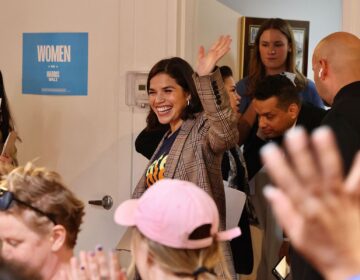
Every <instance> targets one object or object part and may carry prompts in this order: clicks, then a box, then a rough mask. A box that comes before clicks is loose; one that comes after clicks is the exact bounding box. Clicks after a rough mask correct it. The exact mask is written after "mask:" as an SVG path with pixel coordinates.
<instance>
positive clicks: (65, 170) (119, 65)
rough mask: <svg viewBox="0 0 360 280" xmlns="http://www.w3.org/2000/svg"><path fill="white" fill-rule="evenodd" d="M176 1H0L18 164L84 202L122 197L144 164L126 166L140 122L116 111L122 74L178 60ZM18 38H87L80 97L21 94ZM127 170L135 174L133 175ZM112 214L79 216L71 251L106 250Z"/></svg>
mask: <svg viewBox="0 0 360 280" xmlns="http://www.w3.org/2000/svg"><path fill="white" fill-rule="evenodd" d="M177 5H178V4H177V1H167V0H156V1H146V0H132V1H127V0H106V1H91V0H77V1H71V0H63V1H61V2H56V3H55V2H53V1H48V0H32V1H20V0H12V1H4V0H1V9H0V35H1V44H0V69H1V70H2V71H3V74H4V81H5V86H6V90H7V95H8V98H9V102H10V104H11V107H12V111H13V114H14V117H15V120H16V123H17V127H18V130H19V133H20V136H21V137H22V139H23V143H22V144H19V145H18V150H19V151H18V156H19V160H20V163H25V162H26V161H28V160H32V159H34V158H37V157H39V160H38V161H37V162H36V164H37V165H45V166H47V167H49V168H51V169H55V170H57V171H59V172H60V173H61V174H62V175H63V177H64V179H65V181H66V182H67V183H68V185H69V186H71V187H72V188H73V189H74V191H75V192H76V193H77V194H78V195H79V196H80V198H81V199H82V200H84V201H88V200H90V199H101V198H102V196H103V195H105V194H109V195H111V196H112V197H113V198H114V204H115V206H116V205H117V204H118V203H119V201H121V200H124V199H126V198H128V197H129V195H130V192H131V186H132V185H133V184H135V183H136V182H135V180H137V179H138V177H139V176H137V175H134V177H136V179H134V178H133V176H132V170H133V169H134V173H136V172H140V173H141V172H142V171H143V166H142V165H143V164H144V161H142V162H141V161H140V160H139V162H138V160H137V159H136V158H135V159H133V158H132V153H133V150H132V147H133V143H132V141H133V138H134V136H133V135H132V132H138V131H140V129H141V128H142V127H143V125H144V119H145V112H142V111H137V110H135V113H133V112H132V109H131V108H129V107H128V106H126V105H125V73H126V71H127V70H148V69H149V68H150V67H151V66H152V65H153V64H154V63H155V62H156V61H157V60H158V59H160V58H162V57H165V56H170V55H175V54H176V50H177V47H178V46H177V41H176V36H177V14H178V12H177ZM23 32H88V33H89V74H88V81H89V82H88V89H89V90H88V96H82V97H74V96H39V95H23V94H22V93H21V75H22V33H23ZM133 166H134V168H132V167H133ZM114 209H115V208H113V209H112V210H111V211H106V210H103V209H102V208H96V207H89V206H87V208H86V212H87V214H86V218H85V223H84V225H83V231H82V233H81V234H80V240H79V247H81V248H89V249H90V248H91V247H93V246H95V245H96V244H98V243H102V244H103V245H104V246H105V247H106V248H112V247H114V246H115V244H116V243H117V241H118V240H119V237H120V234H121V233H122V229H120V228H119V227H118V226H116V225H115V224H114V222H113V218H112V214H113V210H114Z"/></svg>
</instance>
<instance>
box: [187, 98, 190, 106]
mask: <svg viewBox="0 0 360 280" xmlns="http://www.w3.org/2000/svg"><path fill="white" fill-rule="evenodd" d="M187 105H188V106H189V105H190V98H189V99H187Z"/></svg>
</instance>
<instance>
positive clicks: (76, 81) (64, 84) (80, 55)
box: [22, 33, 88, 95]
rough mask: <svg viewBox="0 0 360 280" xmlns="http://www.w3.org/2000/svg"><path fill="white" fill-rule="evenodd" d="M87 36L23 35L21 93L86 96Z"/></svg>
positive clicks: (65, 34)
mask: <svg viewBox="0 0 360 280" xmlns="http://www.w3.org/2000/svg"><path fill="white" fill-rule="evenodd" d="M87 84H88V33H24V34H23V69H22V92H23V93H24V94H48V95H87V92H88V87H87Z"/></svg>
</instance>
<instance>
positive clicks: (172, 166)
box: [164, 119, 196, 178]
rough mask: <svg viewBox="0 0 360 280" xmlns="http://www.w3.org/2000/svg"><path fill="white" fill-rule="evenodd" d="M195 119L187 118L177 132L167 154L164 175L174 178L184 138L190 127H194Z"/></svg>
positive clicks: (188, 133)
mask: <svg viewBox="0 0 360 280" xmlns="http://www.w3.org/2000/svg"><path fill="white" fill-rule="evenodd" d="M195 122H196V119H188V120H186V121H184V123H183V124H182V125H181V128H180V131H179V134H178V135H177V137H176V139H175V141H174V143H173V145H172V147H171V149H170V152H169V156H168V157H167V159H166V167H165V174H164V175H165V177H166V178H174V176H175V170H176V166H177V164H178V162H179V159H180V156H181V154H182V150H183V148H184V145H185V142H186V139H187V138H188V137H189V135H190V132H191V130H192V128H193V127H194V125H195Z"/></svg>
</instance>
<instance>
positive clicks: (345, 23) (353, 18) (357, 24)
mask: <svg viewBox="0 0 360 280" xmlns="http://www.w3.org/2000/svg"><path fill="white" fill-rule="evenodd" d="M342 2H343V17H342V18H343V19H342V30H343V31H347V32H350V33H353V34H355V35H356V36H358V37H360V17H359V11H360V1H359V0H343V1H342Z"/></svg>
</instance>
